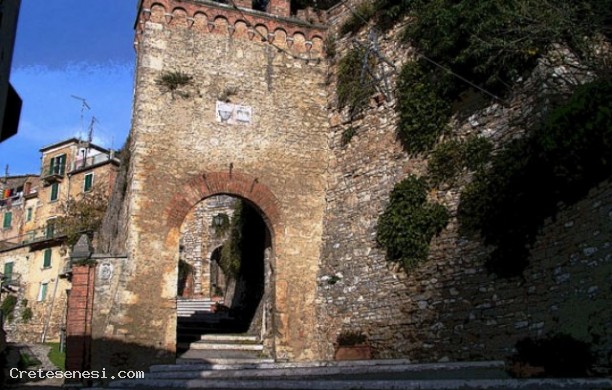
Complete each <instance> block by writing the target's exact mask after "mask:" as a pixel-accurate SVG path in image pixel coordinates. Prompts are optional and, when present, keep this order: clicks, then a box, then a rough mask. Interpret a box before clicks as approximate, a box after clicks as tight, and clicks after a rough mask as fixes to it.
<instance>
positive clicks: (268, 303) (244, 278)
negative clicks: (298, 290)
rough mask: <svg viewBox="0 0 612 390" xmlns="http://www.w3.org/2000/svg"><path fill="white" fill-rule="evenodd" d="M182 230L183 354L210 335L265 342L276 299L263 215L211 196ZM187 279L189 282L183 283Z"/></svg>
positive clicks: (179, 338) (226, 198)
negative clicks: (237, 335) (239, 336)
mask: <svg viewBox="0 0 612 390" xmlns="http://www.w3.org/2000/svg"><path fill="white" fill-rule="evenodd" d="M180 232H181V238H180V253H179V273H178V274H179V280H178V284H177V287H178V290H177V341H178V347H179V348H178V350H179V352H180V351H181V350H184V349H185V347H186V345H187V344H188V343H189V342H191V341H194V340H197V339H199V338H200V337H201V336H202V335H204V334H208V333H248V334H250V335H255V336H259V338H260V340H263V339H264V338H266V334H268V333H270V332H269V329H271V324H270V321H271V318H272V316H271V315H269V314H267V313H266V312H268V311H270V309H271V307H272V301H273V299H272V294H271V292H270V278H271V269H272V264H271V254H272V236H271V233H270V229H269V228H268V226H267V224H266V222H265V221H264V218H263V217H262V213H261V211H260V210H259V209H258V208H256V207H255V206H254V205H252V204H251V203H250V202H249V201H247V200H245V199H243V198H239V197H234V196H229V195H216V196H212V197H209V198H206V199H204V200H202V201H201V202H199V203H198V204H197V205H196V206H194V207H193V208H192V210H191V211H190V212H189V213H188V215H187V216H186V218H185V220H184V222H183V224H182V226H181V230H180ZM181 267H182V268H181ZM181 269H187V270H189V272H187V271H183V272H181ZM185 275H187V279H188V280H187V281H185V280H182V279H181V278H183V277H185ZM189 278H192V279H193V280H192V281H190V279H189ZM190 283H191V284H192V285H193V288H191V289H190V288H189V286H190ZM266 322H267V323H266ZM181 346H182V348H181Z"/></svg>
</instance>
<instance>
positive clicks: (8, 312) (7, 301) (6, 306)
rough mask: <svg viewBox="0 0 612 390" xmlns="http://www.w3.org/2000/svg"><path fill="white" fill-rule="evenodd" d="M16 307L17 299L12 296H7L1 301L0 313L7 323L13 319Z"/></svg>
mask: <svg viewBox="0 0 612 390" xmlns="http://www.w3.org/2000/svg"><path fill="white" fill-rule="evenodd" d="M16 305H17V297H16V296H14V295H8V296H7V297H6V298H4V300H3V301H2V305H0V311H2V314H3V315H4V317H5V318H7V319H8V320H9V321H10V320H12V319H13V311H14V310H15V306H16Z"/></svg>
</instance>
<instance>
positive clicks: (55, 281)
mask: <svg viewBox="0 0 612 390" xmlns="http://www.w3.org/2000/svg"><path fill="white" fill-rule="evenodd" d="M40 152H41V163H42V166H41V172H40V175H26V176H17V177H8V178H5V180H4V183H3V188H2V190H3V197H4V199H2V200H0V204H1V205H2V206H1V207H0V215H1V216H2V219H3V221H2V222H3V230H2V235H1V236H0V245H1V246H0V263H1V264H0V267H1V269H2V270H3V275H4V276H3V287H4V288H3V294H2V295H3V296H2V298H3V299H6V298H7V297H8V296H14V297H16V298H17V300H16V306H15V309H14V311H13V313H14V314H13V315H12V316H11V317H12V318H11V319H10V320H9V321H8V322H7V323H6V324H5V329H6V330H7V332H8V339H9V340H15V341H30V342H38V341H48V340H58V339H59V338H60V335H61V331H62V327H63V325H64V322H65V314H66V312H65V310H66V309H65V307H66V292H67V291H68V290H69V289H70V283H69V281H68V280H67V279H66V274H67V273H68V272H69V271H70V264H69V261H68V260H69V259H68V256H69V249H70V248H69V245H67V244H66V234H65V232H64V231H63V230H62V226H61V224H58V223H57V221H58V218H60V217H62V216H64V215H65V214H66V212H67V211H68V209H67V208H68V207H69V204H70V202H71V201H73V200H74V201H78V200H80V199H83V197H85V196H93V195H94V194H102V196H106V197H107V196H108V194H109V193H110V191H111V189H112V184H113V183H114V180H115V175H116V171H117V167H118V165H119V160H118V159H116V158H115V157H114V153H113V152H112V151H110V150H107V149H105V148H102V147H99V146H97V145H94V144H89V143H85V142H82V141H79V140H78V139H76V138H72V139H68V140H65V141H62V142H58V143H55V144H53V145H49V146H46V147H43V148H42V149H40Z"/></svg>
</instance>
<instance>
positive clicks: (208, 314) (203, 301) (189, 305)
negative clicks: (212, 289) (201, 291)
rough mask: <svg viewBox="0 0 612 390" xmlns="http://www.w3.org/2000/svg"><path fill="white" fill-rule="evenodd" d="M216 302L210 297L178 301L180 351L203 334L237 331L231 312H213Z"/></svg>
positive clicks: (178, 347)
mask: <svg viewBox="0 0 612 390" xmlns="http://www.w3.org/2000/svg"><path fill="white" fill-rule="evenodd" d="M215 303H216V302H214V301H212V300H210V299H209V298H200V299H178V300H177V301H176V315H177V318H176V320H177V323H176V328H177V329H176V336H177V343H178V345H177V350H178V352H185V350H187V349H188V348H189V345H190V344H191V343H192V342H196V341H198V340H200V339H201V337H202V335H205V334H211V333H231V332H234V331H235V329H234V321H233V318H232V316H231V314H230V313H229V312H218V313H213V312H212V310H211V307H212V306H213V305H214V304H215ZM221 303H222V302H221Z"/></svg>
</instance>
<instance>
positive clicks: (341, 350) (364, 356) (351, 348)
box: [334, 344, 372, 360]
mask: <svg viewBox="0 0 612 390" xmlns="http://www.w3.org/2000/svg"><path fill="white" fill-rule="evenodd" d="M370 359H372V348H371V347H370V346H369V345H366V344H359V345H339V346H337V347H336V353H335V354H334V360H370Z"/></svg>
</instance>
